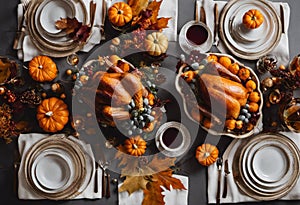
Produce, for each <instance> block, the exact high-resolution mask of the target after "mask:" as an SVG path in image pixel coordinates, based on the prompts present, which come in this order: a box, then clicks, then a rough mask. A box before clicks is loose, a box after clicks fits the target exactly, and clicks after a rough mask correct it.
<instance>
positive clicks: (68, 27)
mask: <svg viewBox="0 0 300 205" xmlns="http://www.w3.org/2000/svg"><path fill="white" fill-rule="evenodd" d="M55 26H56V28H57V29H60V30H64V31H65V32H66V33H67V34H71V33H74V32H76V31H77V30H78V29H79V28H80V27H81V26H82V23H81V22H79V21H78V20H77V19H76V18H75V17H74V18H69V17H67V18H61V19H60V20H57V21H56V22H55Z"/></svg>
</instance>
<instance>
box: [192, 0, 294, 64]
mask: <svg viewBox="0 0 300 205" xmlns="http://www.w3.org/2000/svg"><path fill="white" fill-rule="evenodd" d="M201 11H202V13H203V11H204V12H205V14H201ZM254 11H255V13H252V14H251V13H248V14H246V13H247V12H254ZM195 13H196V14H195V15H196V16H199V17H200V16H201V15H207V13H211V14H214V18H207V20H206V25H207V26H208V28H209V30H210V31H211V33H213V37H212V38H213V39H215V40H214V41H215V42H218V43H217V44H215V45H217V48H218V50H219V51H220V52H221V53H228V54H229V53H230V54H233V55H234V56H236V57H238V58H241V59H246V60H257V59H259V58H260V57H262V56H265V55H266V54H274V55H276V56H277V57H278V61H279V62H280V63H281V64H283V65H286V64H287V63H288V62H289V49H288V36H287V35H286V34H287V29H288V25H289V15H290V8H289V6H288V4H286V3H276V2H270V1H260V0H258V1H246V2H240V1H233V0H232V1H228V2H220V1H211V0H201V1H197V4H196V11H195ZM247 15H250V16H253V15H258V16H261V17H262V21H261V22H260V23H257V22H258V21H257V20H256V23H257V24H256V23H255V25H256V26H255V27H252V28H250V27H247V21H246V18H247V17H246V16H247ZM255 18H256V17H255ZM249 19H250V18H249ZM282 20H284V22H282ZM216 39H218V40H217V41H216ZM204 52H205V51H204Z"/></svg>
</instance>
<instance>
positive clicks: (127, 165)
mask: <svg viewBox="0 0 300 205" xmlns="http://www.w3.org/2000/svg"><path fill="white" fill-rule="evenodd" d="M117 148H118V151H117V153H116V155H115V158H116V159H118V160H120V162H119V167H123V168H122V169H121V173H122V176H126V175H131V176H137V175H141V174H140V170H139V169H138V164H139V161H138V157H133V156H131V155H128V154H126V150H125V147H124V146H122V145H120V146H118V147H117Z"/></svg>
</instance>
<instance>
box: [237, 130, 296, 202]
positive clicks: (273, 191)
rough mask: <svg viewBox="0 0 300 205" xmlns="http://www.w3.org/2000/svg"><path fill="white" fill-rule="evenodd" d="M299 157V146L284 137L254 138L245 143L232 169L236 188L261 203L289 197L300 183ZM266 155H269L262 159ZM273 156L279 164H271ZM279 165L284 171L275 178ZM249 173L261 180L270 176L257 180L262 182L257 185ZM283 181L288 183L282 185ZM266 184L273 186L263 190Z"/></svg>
mask: <svg viewBox="0 0 300 205" xmlns="http://www.w3.org/2000/svg"><path fill="white" fill-rule="evenodd" d="M251 147H252V148H251ZM251 150H252V151H251ZM249 153H250V154H249ZM251 153H252V156H251ZM299 153H300V152H299V149H298V147H297V145H296V144H295V143H294V142H293V141H292V140H290V139H289V138H287V137H286V136H284V135H281V134H277V133H276V134H275V133H261V134H258V135H256V136H253V138H251V139H250V140H247V141H245V142H243V143H242V144H241V145H240V146H239V147H238V149H237V152H236V153H235V155H234V159H233V165H232V169H233V173H234V176H235V181H236V184H237V185H238V187H239V188H240V189H241V190H242V191H243V192H244V193H245V194H247V195H248V196H250V197H252V198H254V199H257V200H275V199H278V198H281V197H283V196H284V195H286V194H287V193H289V191H290V190H291V189H292V188H293V187H294V186H295V184H296V183H297V179H298V178H299V173H300V171H299V156H300V155H299ZM262 154H265V155H263V156H262ZM270 154H271V155H272V156H275V158H276V159H277V161H276V162H275V161H270V156H269V155H270ZM256 155H257V156H256ZM255 156H256V157H257V158H258V159H256V160H258V162H253V160H255ZM268 157H269V158H268ZM286 160H287V161H288V162H286ZM247 161H250V162H247ZM261 161H264V163H267V164H268V165H269V166H270V167H266V164H263V163H261ZM277 163H279V165H280V167H281V168H282V169H281V170H282V171H279V172H275V174H274V172H272V171H270V170H274V169H276V168H277ZM254 164H255V165H254ZM254 166H256V167H254ZM280 167H279V168H280ZM248 170H252V172H255V173H256V174H259V175H261V176H262V175H263V174H264V175H268V176H267V177H265V178H263V180H261V179H259V178H257V180H258V181H254V180H253V178H251V177H250V176H249V175H248V174H249V173H248ZM258 170H259V171H258ZM260 172H261V173H260ZM270 173H271V174H270ZM281 176H282V178H281V179H280V177H281ZM259 180H260V181H259ZM281 180H284V182H281V183H278V182H279V181H281ZM263 183H265V184H270V186H269V187H268V186H261V185H262V184H263ZM274 183H275V184H276V183H277V185H278V186H272V184H274Z"/></svg>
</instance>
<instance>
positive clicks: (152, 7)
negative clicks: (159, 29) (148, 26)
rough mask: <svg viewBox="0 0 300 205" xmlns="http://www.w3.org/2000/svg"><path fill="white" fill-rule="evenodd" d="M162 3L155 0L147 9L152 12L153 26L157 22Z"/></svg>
mask: <svg viewBox="0 0 300 205" xmlns="http://www.w3.org/2000/svg"><path fill="white" fill-rule="evenodd" d="M161 3H162V1H156V0H154V1H152V2H151V3H150V4H149V5H148V7H147V9H148V10H150V11H152V16H151V18H150V20H151V23H152V24H155V23H156V22H157V16H158V12H159V10H160V5H161Z"/></svg>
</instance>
